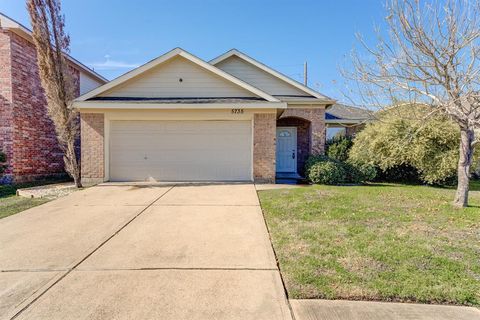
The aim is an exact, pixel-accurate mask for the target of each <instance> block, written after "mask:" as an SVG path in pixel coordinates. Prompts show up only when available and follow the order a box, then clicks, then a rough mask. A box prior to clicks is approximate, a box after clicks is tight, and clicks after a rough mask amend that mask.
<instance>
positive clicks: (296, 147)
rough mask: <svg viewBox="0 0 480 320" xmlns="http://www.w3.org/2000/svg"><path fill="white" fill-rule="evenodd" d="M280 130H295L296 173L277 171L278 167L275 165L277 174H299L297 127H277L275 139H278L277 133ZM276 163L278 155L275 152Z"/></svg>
mask: <svg viewBox="0 0 480 320" xmlns="http://www.w3.org/2000/svg"><path fill="white" fill-rule="evenodd" d="M279 129H295V130H293V132H294V134H295V141H294V144H295V159H294V160H295V161H294V166H295V169H294V171H292V172H288V171H277V166H276V165H275V173H277V172H278V173H298V164H297V163H298V136H297V131H298V129H297V127H293V126H282V127H277V130H276V131H275V138H276V137H277V132H278V130H279ZM275 163H277V154H276V152H275Z"/></svg>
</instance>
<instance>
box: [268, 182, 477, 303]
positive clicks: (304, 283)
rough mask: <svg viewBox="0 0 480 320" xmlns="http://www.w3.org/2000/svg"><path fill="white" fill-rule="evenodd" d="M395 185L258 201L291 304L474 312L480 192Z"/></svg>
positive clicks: (306, 191) (278, 194) (324, 189)
mask: <svg viewBox="0 0 480 320" xmlns="http://www.w3.org/2000/svg"><path fill="white" fill-rule="evenodd" d="M453 194H454V190H452V189H441V188H433V187H426V186H408V185H399V184H372V185H366V186H309V187H305V188H295V189H277V190H268V191H260V192H259V198H260V201H261V205H262V209H263V211H264V215H265V218H266V221H267V225H268V228H269V231H270V233H271V237H272V241H273V246H274V248H275V251H276V254H277V257H278V260H279V264H280V270H281V272H282V275H283V277H284V280H285V283H286V286H287V291H288V293H289V297H290V298H296V299H309V298H322V299H351V300H380V301H402V302H420V303H440V304H461V305H473V306H479V305H480V264H479V261H480V232H479V230H480V192H478V191H475V192H471V195H470V197H471V207H469V208H466V209H453V208H452V206H451V202H452V199H453Z"/></svg>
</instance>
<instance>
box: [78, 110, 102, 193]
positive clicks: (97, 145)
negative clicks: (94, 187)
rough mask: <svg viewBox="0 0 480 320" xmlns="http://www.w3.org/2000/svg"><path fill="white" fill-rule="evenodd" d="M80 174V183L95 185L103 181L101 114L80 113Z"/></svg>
mask: <svg viewBox="0 0 480 320" xmlns="http://www.w3.org/2000/svg"><path fill="white" fill-rule="evenodd" d="M80 133H81V146H82V149H81V150H82V155H81V173H82V182H83V183H85V184H95V183H100V182H103V179H104V175H105V172H104V163H105V162H104V161H105V155H104V135H105V128H104V115H103V113H81V114H80Z"/></svg>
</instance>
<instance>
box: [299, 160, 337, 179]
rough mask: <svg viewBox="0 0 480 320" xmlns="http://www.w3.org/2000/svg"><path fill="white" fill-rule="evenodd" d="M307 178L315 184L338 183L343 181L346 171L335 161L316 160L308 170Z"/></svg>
mask: <svg viewBox="0 0 480 320" xmlns="http://www.w3.org/2000/svg"><path fill="white" fill-rule="evenodd" d="M307 175H308V179H309V180H310V181H311V182H312V183H316V184H340V183H343V182H345V178H346V172H345V169H344V167H343V165H342V163H340V162H337V161H331V160H326V161H318V162H316V163H315V164H313V165H311V166H310V168H309V170H308V173H307Z"/></svg>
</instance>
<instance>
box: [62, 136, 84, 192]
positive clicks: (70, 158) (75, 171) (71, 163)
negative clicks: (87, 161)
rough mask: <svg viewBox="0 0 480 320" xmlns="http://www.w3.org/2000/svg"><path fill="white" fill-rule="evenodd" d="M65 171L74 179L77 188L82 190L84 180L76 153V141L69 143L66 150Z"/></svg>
mask: <svg viewBox="0 0 480 320" xmlns="http://www.w3.org/2000/svg"><path fill="white" fill-rule="evenodd" d="M64 162H65V169H66V171H67V172H68V173H69V174H70V176H71V177H72V178H73V181H74V183H75V186H76V187H77V188H82V187H83V186H82V178H81V174H80V165H79V162H78V159H77V154H76V152H75V140H74V139H72V140H71V141H68V142H67V146H66V150H65V153H64Z"/></svg>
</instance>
